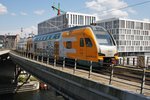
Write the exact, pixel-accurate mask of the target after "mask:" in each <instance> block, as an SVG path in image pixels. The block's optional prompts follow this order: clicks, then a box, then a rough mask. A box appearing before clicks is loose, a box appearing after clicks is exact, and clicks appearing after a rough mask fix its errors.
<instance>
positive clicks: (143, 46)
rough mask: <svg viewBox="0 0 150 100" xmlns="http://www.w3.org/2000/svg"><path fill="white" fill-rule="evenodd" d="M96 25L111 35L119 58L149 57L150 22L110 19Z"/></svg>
mask: <svg viewBox="0 0 150 100" xmlns="http://www.w3.org/2000/svg"><path fill="white" fill-rule="evenodd" d="M97 24H98V25H100V26H103V27H105V28H106V29H107V30H108V31H109V32H110V33H112V35H113V36H114V38H115V39H116V42H117V45H118V51H119V54H120V56H133V55H134V56H137V55H148V56H150V22H146V21H139V20H130V19H122V18H110V19H105V20H101V21H98V22H97Z"/></svg>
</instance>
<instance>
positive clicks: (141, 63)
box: [119, 56, 150, 68]
mask: <svg viewBox="0 0 150 100" xmlns="http://www.w3.org/2000/svg"><path fill="white" fill-rule="evenodd" d="M119 65H122V66H129V67H146V68H150V57H146V56H130V57H119Z"/></svg>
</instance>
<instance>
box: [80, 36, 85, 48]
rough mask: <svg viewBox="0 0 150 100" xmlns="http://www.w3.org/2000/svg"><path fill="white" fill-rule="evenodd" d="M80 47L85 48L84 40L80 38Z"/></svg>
mask: <svg viewBox="0 0 150 100" xmlns="http://www.w3.org/2000/svg"><path fill="white" fill-rule="evenodd" d="M80 47H84V39H83V38H80Z"/></svg>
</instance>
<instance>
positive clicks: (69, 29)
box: [35, 25, 102, 37]
mask: <svg viewBox="0 0 150 100" xmlns="http://www.w3.org/2000/svg"><path fill="white" fill-rule="evenodd" d="M94 26H95V25H84V26H74V27H70V28H65V29H62V30H58V31H53V32H49V33H45V34H40V35H36V36H42V35H47V34H52V33H58V32H62V31H71V30H75V29H79V28H85V27H91V28H92V27H94ZM97 27H102V26H97ZM36 36H35V37H36Z"/></svg>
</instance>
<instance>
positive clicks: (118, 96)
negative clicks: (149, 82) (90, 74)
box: [10, 53, 150, 100]
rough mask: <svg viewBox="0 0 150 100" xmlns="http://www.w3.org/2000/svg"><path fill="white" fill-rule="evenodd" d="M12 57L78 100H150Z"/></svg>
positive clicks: (12, 55)
mask: <svg viewBox="0 0 150 100" xmlns="http://www.w3.org/2000/svg"><path fill="white" fill-rule="evenodd" d="M10 56H11V59H12V60H13V61H14V62H15V63H17V64H19V65H20V66H21V67H22V68H23V69H24V70H26V71H28V72H29V73H30V74H32V75H34V76H35V77H37V78H39V79H40V80H42V81H44V82H46V83H48V84H50V85H52V86H53V87H55V88H56V89H58V90H59V91H61V92H63V93H65V94H67V95H69V96H71V97H73V98H74V99H77V100H149V99H150V98H148V97H145V96H143V95H140V94H136V93H133V92H128V91H125V90H121V89H118V88H115V87H113V86H110V85H109V86H108V85H104V84H101V83H98V82H95V81H92V80H89V79H87V78H83V77H79V76H76V75H73V74H70V73H65V72H63V71H61V70H58V69H56V68H54V67H53V66H51V65H46V64H42V63H39V62H37V61H34V60H30V59H27V58H24V57H20V56H17V55H15V54H13V53H10Z"/></svg>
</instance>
